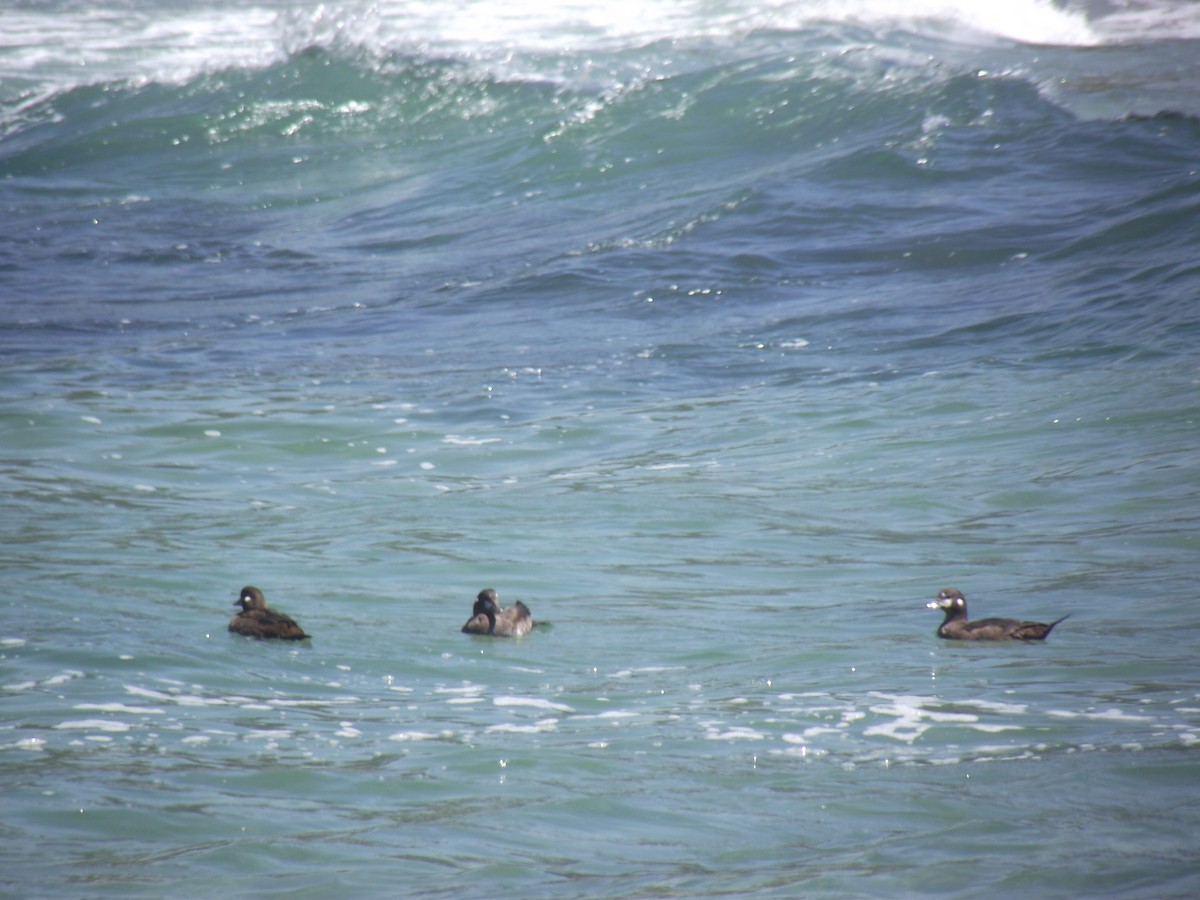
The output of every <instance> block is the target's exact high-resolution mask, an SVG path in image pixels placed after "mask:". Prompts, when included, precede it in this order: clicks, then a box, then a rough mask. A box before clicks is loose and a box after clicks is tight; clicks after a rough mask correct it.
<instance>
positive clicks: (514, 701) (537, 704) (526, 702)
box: [492, 696, 575, 712]
mask: <svg viewBox="0 0 1200 900" xmlns="http://www.w3.org/2000/svg"><path fill="white" fill-rule="evenodd" d="M492 703H494V704H495V705H496V706H525V707H531V708H533V709H549V710H553V711H555V712H574V711H575V710H574V709H572V708H571V707H569V706H567V704H565V703H555V702H554V701H553V700H543V699H542V698H540V697H511V696H504V697H494V698H492Z"/></svg>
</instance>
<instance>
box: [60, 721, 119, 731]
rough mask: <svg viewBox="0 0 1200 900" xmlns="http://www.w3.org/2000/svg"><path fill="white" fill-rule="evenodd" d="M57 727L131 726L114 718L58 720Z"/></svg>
mask: <svg viewBox="0 0 1200 900" xmlns="http://www.w3.org/2000/svg"><path fill="white" fill-rule="evenodd" d="M54 727H55V728H57V729H60V730H61V729H74V728H81V729H85V730H89V731H129V729H130V728H132V727H133V726H131V725H129V724H127V723H125V722H121V721H118V720H115V719H71V720H69V721H66V722H59V723H58V724H57V725H55V726H54Z"/></svg>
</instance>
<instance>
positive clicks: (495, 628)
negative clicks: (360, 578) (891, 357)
mask: <svg viewBox="0 0 1200 900" xmlns="http://www.w3.org/2000/svg"><path fill="white" fill-rule="evenodd" d="M233 605H234V606H240V607H241V608H242V611H241V612H240V613H238V614H237V615H235V616H234V617H233V618H232V619H230V620H229V630H230V631H232V632H234V633H235V634H244V635H246V636H248V637H253V638H259V639H263V638H275V639H278V640H284V641H303V640H306V639H307V638H308V637H309V635H307V634H305V633H304V629H302V628H301V627H300V626H299V625H297V624H296V621H295V620H294V619H293V618H292V617H291V616H289V615H286V614H284V613H281V612H277V611H275V610H273V609H267V598H266V597H264V596H263V592H262V591H260V590H259V589H258V588H256V587H244V588H242V593H241V596H240V597H238V599H237V602H236V603H234V604H233ZM926 606H928V607H929V608H930V609H940V610H942V611H943V612H944V613H945V614H946V617H945V619H943V620H942V624H941V626H940V627H939V628H938V630H937V635H938V637H940V638H945V639H946V640H954V641H1007V640H1013V641H1044V640H1045V639H1046V637H1047V636H1048V635H1049V634H1050V631H1051V630H1052V629H1053V628H1054V626H1055V625H1057V624H1058V623H1059V622H1061V621H1062V620H1063V619H1065V618H1067V616H1063V617H1062V619H1056V620H1055V621H1053V622H1051V623H1050V624H1049V625H1046V624H1045V623H1043V622H1022V621H1021V620H1019V619H977V620H976V621H974V622H972V621H969V620H968V619H967V598H966V597H964V596H963V594H962V591H959V590H956V589H955V588H944V589H943V590H942V591H940V592H939V593H938V595H937V596H936V597H934V598H933V599H932V600H930V601H929V602H928V603H927V604H926ZM1068 615H1069V614H1068ZM539 624H545V623H539V622H535V621H534V620H533V616H531V615H530V613H529V607H528V606H526V605H525V604H524V603H522V602H521V601H520V600H518V601H517V602H516V603H514V604H513V605H512V606H510V607H509V608H508V609H504V608H503V607H501V606H500V598H499V595H497V593H496V592H495V591H494V590H492V589H491V588H485V589H484V590H482V591H480V592H479V596H478V597H476V598H475V606H474V608H473V609H472V610H471V618H469V619H467V623H466V624H465V625H463V627H462V630H463V633H464V634H483V635H493V636H496V637H522V636H524V635H526V634H529V632H530V631H532V630H533V628H534V626H535V625H539Z"/></svg>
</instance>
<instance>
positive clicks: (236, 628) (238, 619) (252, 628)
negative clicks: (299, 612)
mask: <svg viewBox="0 0 1200 900" xmlns="http://www.w3.org/2000/svg"><path fill="white" fill-rule="evenodd" d="M233 605H234V606H240V607H241V608H242V611H241V612H240V613H238V614H237V615H235V616H234V617H233V618H232V619H230V620H229V630H230V631H232V632H233V633H234V634H244V635H246V636H247V637H252V638H257V639H259V640H263V639H264V638H274V639H277V640H281V641H303V640H307V639H308V638H309V637H310V635H307V634H305V633H304V629H302V628H301V627H300V626H299V625H297V624H296V621H295V620H294V619H293V618H292V617H291V616H289V615H286V614H285V613H281V612H276V611H275V610H273V609H267V598H266V597H264V596H263V592H262V591H260V590H259V589H258V588H256V587H244V588H242V593H241V596H239V597H238V599H237V602H235V603H234V604H233Z"/></svg>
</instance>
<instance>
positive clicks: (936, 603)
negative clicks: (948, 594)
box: [925, 600, 942, 609]
mask: <svg viewBox="0 0 1200 900" xmlns="http://www.w3.org/2000/svg"><path fill="white" fill-rule="evenodd" d="M925 608H926V609H941V608H942V602H941V601H940V600H930V601H929V602H928V603H926V604H925Z"/></svg>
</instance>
